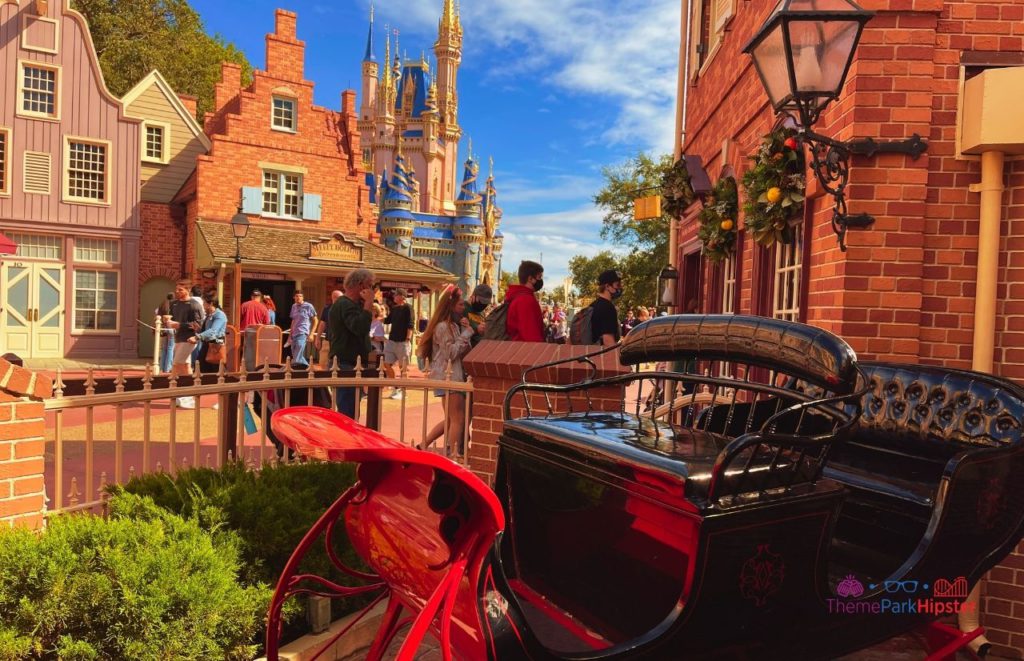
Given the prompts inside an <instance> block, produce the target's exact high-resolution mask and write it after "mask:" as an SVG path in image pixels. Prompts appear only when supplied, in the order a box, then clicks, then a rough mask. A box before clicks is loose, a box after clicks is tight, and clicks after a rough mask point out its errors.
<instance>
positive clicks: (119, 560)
mask: <svg viewBox="0 0 1024 661" xmlns="http://www.w3.org/2000/svg"><path fill="white" fill-rule="evenodd" d="M240 548H241V541H240V540H239V539H238V538H237V536H235V535H234V534H232V533H230V532H229V531H227V530H223V529H221V530H218V531H217V533H216V534H215V535H214V534H211V533H210V532H209V531H208V530H204V529H203V528H202V527H201V526H200V525H199V524H198V522H197V521H195V520H189V519H185V518H182V517H180V516H177V515H175V514H172V513H171V512H169V511H167V510H165V509H163V508H161V507H158V506H156V505H155V504H154V503H153V501H152V500H150V499H148V498H142V497H139V496H135V495H131V494H119V495H116V496H114V497H113V498H112V499H111V502H110V516H109V519H103V518H100V517H94V516H84V515H68V516H58V517H54V518H53V519H51V520H50V522H49V526H48V527H47V529H46V530H45V532H43V533H42V534H35V533H31V532H27V531H24V530H10V531H4V532H2V533H0V659H23V658H34V659H57V658H59V659H68V660H71V659H74V660H85V659H133V660H134V659H138V660H140V661H141V660H148V659H250V658H252V657H253V655H254V654H255V652H256V648H255V646H254V645H253V644H252V641H253V640H254V638H255V637H256V636H257V635H258V633H259V632H260V631H261V629H262V625H263V619H264V614H265V612H266V604H267V601H268V599H269V593H270V590H269V588H268V587H267V586H266V585H254V586H245V585H243V584H241V583H240V581H239V578H238V577H239V569H240V555H239V551H240Z"/></svg>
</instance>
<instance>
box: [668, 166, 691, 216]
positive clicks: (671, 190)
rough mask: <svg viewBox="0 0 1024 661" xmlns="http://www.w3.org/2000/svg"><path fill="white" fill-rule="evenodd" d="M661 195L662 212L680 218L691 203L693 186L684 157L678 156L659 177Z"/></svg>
mask: <svg viewBox="0 0 1024 661" xmlns="http://www.w3.org/2000/svg"><path fill="white" fill-rule="evenodd" d="M661 196H662V197H663V198H665V204H664V208H663V209H662V210H663V211H664V213H666V214H668V215H669V216H670V217H673V218H680V217H681V216H682V215H683V213H684V212H685V211H686V208H687V207H688V206H690V205H691V204H693V199H694V194H693V186H692V185H691V184H690V173H689V172H688V171H687V169H686V157H685V156H683V157H680V159H679V160H678V161H676V162H675V164H674V165H673V166H672V167H671V169H669V171H668V172H666V173H665V175H664V176H663V177H662V179H661Z"/></svg>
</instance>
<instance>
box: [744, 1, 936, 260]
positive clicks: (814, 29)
mask: <svg viewBox="0 0 1024 661" xmlns="http://www.w3.org/2000/svg"><path fill="white" fill-rule="evenodd" d="M872 16H874V12H871V11H867V10H865V9H862V8H860V7H859V6H858V5H857V4H856V3H854V2H852V0H780V2H779V4H778V5H776V6H775V10H774V11H773V12H772V13H771V15H770V16H769V17H768V20H767V21H765V23H764V25H762V26H761V29H760V30H758V32H757V34H755V35H754V37H753V39H751V40H750V42H749V43H748V44H747V45H746V47H745V48H744V49H743V52H744V53H747V54H748V55H750V56H751V57H752V58H753V60H754V68H755V69H757V73H758V75H759V76H760V77H761V84H762V85H763V86H764V89H765V92H767V93H768V99H769V100H770V101H771V104H772V107H773V108H774V109H775V112H776V113H779V114H783V115H788V116H789V117H791V118H792V119H793V121H795V122H796V124H797V133H798V136H799V140H800V141H801V142H802V143H804V144H806V145H807V146H808V147H809V148H810V151H811V168H812V169H813V170H814V174H815V176H816V177H817V178H818V181H819V182H820V183H821V185H822V187H823V188H824V189H825V190H826V191H827V192H828V193H829V194H830V195H832V196H833V197H834V198H835V210H834V211H833V214H832V229H833V230H834V231H835V233H836V236H837V237H838V238H839V247H840V249H842V250H844V251H845V250H846V230H847V228H848V227H867V226H869V225H871V224H872V223H874V222H875V219H874V218H872V217H871V216H869V215H868V214H863V213H862V214H857V215H856V216H850V215H848V214H847V212H846V197H845V195H844V191H845V189H846V184H847V183H848V181H849V161H850V156H851V155H852V154H865V155H868V156H872V155H874V154H875V153H878V152H900V153H905V154H910V155H912V156H913V157H914V158H917V157H918V156H920V155H921V153H922V152H924V151H925V150H926V149H927V144H926V143H925V142H924V141H922V140H921V138H920V136H918V135H917V134H916V133H915V134H914V137H913V138H911V139H909V140H904V141H901V142H892V143H889V142H886V143H879V142H876V141H874V140H872V139H870V138H868V139H866V140H857V141H850V142H839V141H837V140H833V139H832V138H828V137H826V136H823V135H819V134H817V133H814V132H813V131H812V130H811V128H812V127H813V126H814V124H815V123H817V121H818V118H819V117H820V116H821V113H822V112H823V111H824V110H825V108H826V107H827V106H828V104H829V103H831V102H832V101H834V100H835V99H837V98H839V92H840V90H842V88H843V84H844V83H845V82H846V76H847V74H848V73H849V72H850V65H851V64H852V63H853V54H854V52H855V51H856V50H857V44H858V42H859V41H860V37H861V33H862V32H863V31H864V25H865V24H866V23H867V22H868V21H869V20H871V17H872Z"/></svg>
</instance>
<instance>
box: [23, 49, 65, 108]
mask: <svg viewBox="0 0 1024 661" xmlns="http://www.w3.org/2000/svg"><path fill="white" fill-rule="evenodd" d="M59 73H60V72H59V70H58V69H56V68H53V67H48V66H44V65H41V64H38V63H36V62H22V63H21V104H20V106H19V107H20V108H21V112H22V113H24V114H26V115H31V116H33V117H50V118H54V119H56V118H57V117H58V115H59V113H58V112H57V108H58V106H57V104H58V101H59V99H58V92H57V82H58V78H59Z"/></svg>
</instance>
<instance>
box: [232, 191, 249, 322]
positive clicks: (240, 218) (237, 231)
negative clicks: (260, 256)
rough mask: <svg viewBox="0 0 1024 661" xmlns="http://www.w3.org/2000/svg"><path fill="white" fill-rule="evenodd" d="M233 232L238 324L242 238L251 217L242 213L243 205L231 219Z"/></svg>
mask: <svg viewBox="0 0 1024 661" xmlns="http://www.w3.org/2000/svg"><path fill="white" fill-rule="evenodd" d="M231 233H232V234H233V235H234V237H235V273H234V275H235V278H234V280H235V286H234V287H233V290H234V296H233V297H232V298H233V299H234V300H233V301H232V304H231V311H232V317H233V318H234V320H235V323H236V324H241V322H242V318H241V314H242V312H241V310H242V239H244V238H245V237H246V235H247V234H248V233H249V217H248V216H246V215H245V214H244V213H242V207H238V213H236V214H235V216H234V217H233V218H232V219H231Z"/></svg>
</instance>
